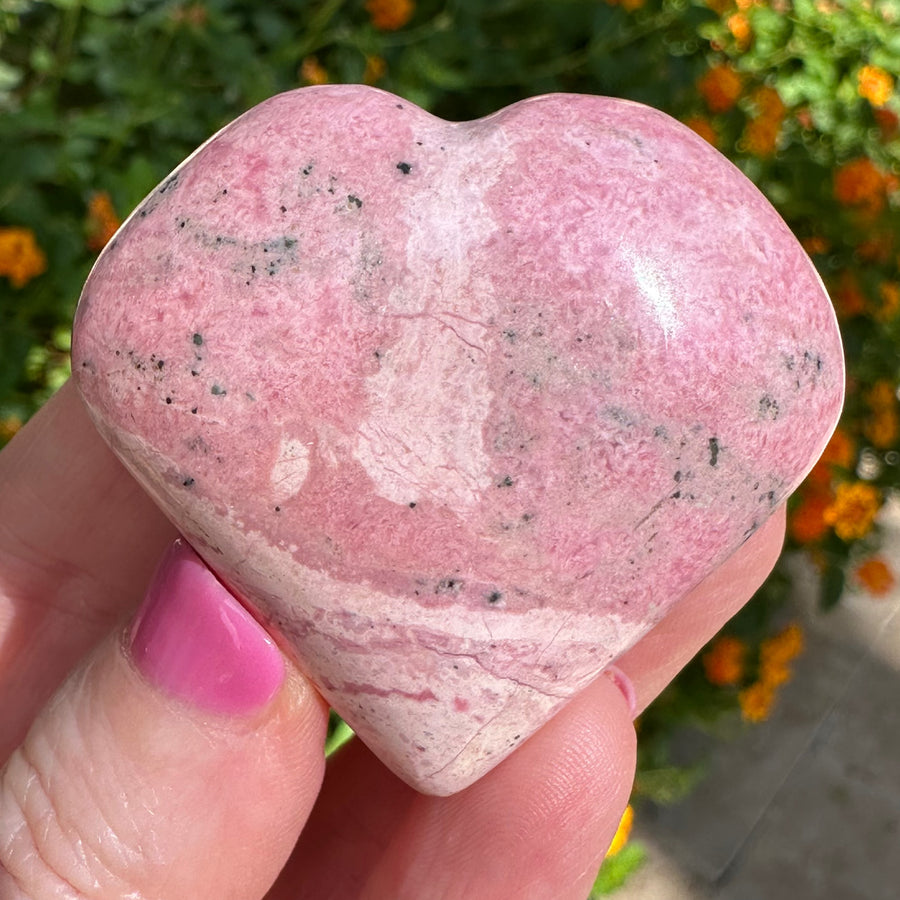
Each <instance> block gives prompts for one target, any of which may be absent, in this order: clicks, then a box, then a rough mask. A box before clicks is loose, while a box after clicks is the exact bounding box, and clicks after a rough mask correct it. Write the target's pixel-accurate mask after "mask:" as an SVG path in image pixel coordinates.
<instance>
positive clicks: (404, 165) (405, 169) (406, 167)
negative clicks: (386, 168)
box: [397, 162, 412, 175]
mask: <svg viewBox="0 0 900 900" xmlns="http://www.w3.org/2000/svg"><path fill="white" fill-rule="evenodd" d="M397 168H398V169H399V170H400V171H401V172H402V173H403V174H404V175H409V173H410V172H412V166H411V165H410V164H409V163H408V162H398V163H397Z"/></svg>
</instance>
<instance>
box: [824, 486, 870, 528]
mask: <svg viewBox="0 0 900 900" xmlns="http://www.w3.org/2000/svg"><path fill="white" fill-rule="evenodd" d="M879 509H881V493H880V492H879V490H878V488H876V487H873V486H872V485H871V484H867V483H866V482H864V481H854V482H852V483H844V484H839V485H838V487H837V490H836V491H835V496H834V500H833V501H832V502H831V503H830V504H829V505H828V506H827V507H826V509H825V511H824V512H823V514H822V518H823V519H824V521H825V523H826V524H828V525H831V526H832V528H834V532H835V534H836V535H837V536H838V537H839V538H840V539H841V540H842V541H853V540H859V539H860V538H864V537H865V536H866V535H867V534H868V533H869V532H870V531H871V530H872V525H873V524H874V523H875V516H877V515H878V510H879Z"/></svg>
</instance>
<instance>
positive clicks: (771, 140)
mask: <svg viewBox="0 0 900 900" xmlns="http://www.w3.org/2000/svg"><path fill="white" fill-rule="evenodd" d="M780 131H781V123H780V122H779V121H776V120H774V119H769V118H766V117H764V116H759V117H758V118H756V119H751V120H750V121H749V122H748V123H747V127H746V128H745V129H744V147H745V149H746V150H747V152H748V153H752V154H753V155H754V156H772V155H773V154H774V153H775V149H776V147H777V146H778V135H779V133H780Z"/></svg>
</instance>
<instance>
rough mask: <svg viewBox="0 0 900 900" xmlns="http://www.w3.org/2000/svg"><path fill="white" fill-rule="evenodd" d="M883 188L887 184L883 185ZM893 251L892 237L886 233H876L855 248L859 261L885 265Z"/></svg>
mask: <svg viewBox="0 0 900 900" xmlns="http://www.w3.org/2000/svg"><path fill="white" fill-rule="evenodd" d="M885 187H887V184H886V183H885ZM893 249H894V235H893V234H892V233H891V232H890V231H888V230H885V231H878V232H874V233H872V234H870V235H869V236H868V237H866V238H864V239H863V240H862V241H860V242H859V244H858V245H857V247H856V253H857V255H858V256H859V258H860V259H863V260H865V261H866V262H877V263H882V264H884V263H886V262H888V260H889V259H890V258H891V251H892V250H893Z"/></svg>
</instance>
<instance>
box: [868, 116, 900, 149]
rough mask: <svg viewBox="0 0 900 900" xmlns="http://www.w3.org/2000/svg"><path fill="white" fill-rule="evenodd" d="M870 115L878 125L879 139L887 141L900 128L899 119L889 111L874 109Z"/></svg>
mask: <svg viewBox="0 0 900 900" xmlns="http://www.w3.org/2000/svg"><path fill="white" fill-rule="evenodd" d="M872 114H873V115H874V116H875V121H876V122H877V123H878V129H879V131H881V139H882V140H883V141H889V140H890V139H891V138H892V137H893V136H894V135H895V134H896V133H897V129H898V128H900V117H898V116H897V113H895V112H893V111H892V110H890V109H874V110H872Z"/></svg>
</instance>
